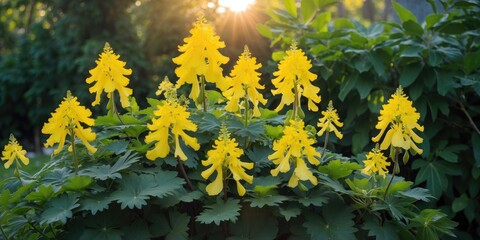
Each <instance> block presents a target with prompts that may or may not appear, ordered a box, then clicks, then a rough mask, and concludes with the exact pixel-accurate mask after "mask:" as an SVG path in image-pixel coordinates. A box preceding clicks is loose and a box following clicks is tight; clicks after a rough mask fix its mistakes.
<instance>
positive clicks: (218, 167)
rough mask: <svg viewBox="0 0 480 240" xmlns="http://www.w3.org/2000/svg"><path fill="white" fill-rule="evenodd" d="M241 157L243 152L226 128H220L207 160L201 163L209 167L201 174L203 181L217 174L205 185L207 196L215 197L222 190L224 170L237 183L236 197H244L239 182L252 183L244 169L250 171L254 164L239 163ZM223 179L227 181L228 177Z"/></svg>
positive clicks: (251, 177) (243, 190) (243, 191)
mask: <svg viewBox="0 0 480 240" xmlns="http://www.w3.org/2000/svg"><path fill="white" fill-rule="evenodd" d="M242 155H243V150H242V149H240V148H238V143H237V141H236V140H235V138H230V134H229V133H228V132H227V130H226V128H225V127H222V129H221V131H220V135H219V137H218V139H217V140H215V145H214V146H213V149H212V150H210V151H208V152H207V157H208V158H207V160H203V161H202V165H203V166H206V167H207V166H210V167H209V168H208V169H206V170H204V171H203V172H202V173H201V175H202V177H203V178H204V179H208V178H209V177H210V176H211V175H212V174H213V172H215V171H216V172H217V176H216V178H215V180H214V181H213V182H211V183H210V184H208V185H207V188H206V191H207V193H208V195H211V196H215V195H218V194H219V193H220V192H221V191H222V190H223V179H224V176H223V174H224V171H226V170H229V171H230V173H231V174H232V176H233V179H234V180H235V182H236V183H237V192H238V195H240V196H243V195H245V192H246V190H245V187H243V185H242V184H241V183H240V180H244V181H246V182H248V183H250V184H251V183H252V181H253V176H251V175H248V174H247V173H246V172H245V169H249V170H250V169H252V168H253V165H254V164H253V163H251V162H250V163H247V162H242V161H240V157H241V156H242ZM225 178H226V179H228V177H225Z"/></svg>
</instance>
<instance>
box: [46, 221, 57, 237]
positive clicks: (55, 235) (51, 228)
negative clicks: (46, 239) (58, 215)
mask: <svg viewBox="0 0 480 240" xmlns="http://www.w3.org/2000/svg"><path fill="white" fill-rule="evenodd" d="M48 226H49V227H50V231H51V232H52V234H53V238H54V239H57V234H55V231H54V230H53V227H52V224H48Z"/></svg>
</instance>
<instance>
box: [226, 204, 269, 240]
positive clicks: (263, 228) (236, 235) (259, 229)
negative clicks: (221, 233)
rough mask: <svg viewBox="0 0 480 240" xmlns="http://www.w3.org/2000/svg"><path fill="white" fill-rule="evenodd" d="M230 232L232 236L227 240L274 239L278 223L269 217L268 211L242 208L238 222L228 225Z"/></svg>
mask: <svg viewBox="0 0 480 240" xmlns="http://www.w3.org/2000/svg"><path fill="white" fill-rule="evenodd" d="M259 223H261V224H259ZM230 230H231V233H232V236H231V237H229V238H227V239H228V240H237V239H238V240H240V239H252V240H263V239H275V238H276V237H277V232H278V223H277V219H276V218H275V217H273V216H272V215H271V211H270V210H268V209H264V208H251V207H248V206H244V207H243V209H242V214H241V215H240V217H239V219H238V221H237V222H236V223H235V224H230Z"/></svg>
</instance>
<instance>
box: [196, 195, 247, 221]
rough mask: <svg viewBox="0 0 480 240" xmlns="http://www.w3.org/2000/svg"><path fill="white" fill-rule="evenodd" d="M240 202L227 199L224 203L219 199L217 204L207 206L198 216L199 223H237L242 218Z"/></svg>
mask: <svg viewBox="0 0 480 240" xmlns="http://www.w3.org/2000/svg"><path fill="white" fill-rule="evenodd" d="M241 208H242V207H241V205H240V200H238V199H231V198H229V199H227V200H226V201H223V200H221V199H218V198H217V202H216V203H215V204H212V205H208V206H205V209H204V210H203V211H202V212H201V213H200V214H199V215H198V216H197V221H198V222H201V223H203V224H210V223H215V224H216V225H220V222H223V221H230V222H235V221H236V220H237V218H238V216H240V209H241Z"/></svg>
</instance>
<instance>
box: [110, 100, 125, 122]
mask: <svg viewBox="0 0 480 240" xmlns="http://www.w3.org/2000/svg"><path fill="white" fill-rule="evenodd" d="M110 101H111V107H112V115H113V114H115V115H116V116H117V118H118V120H119V121H120V123H121V124H122V125H125V124H124V123H123V121H122V118H120V114H119V113H118V110H117V104H115V92H112V93H111V95H110Z"/></svg>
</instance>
